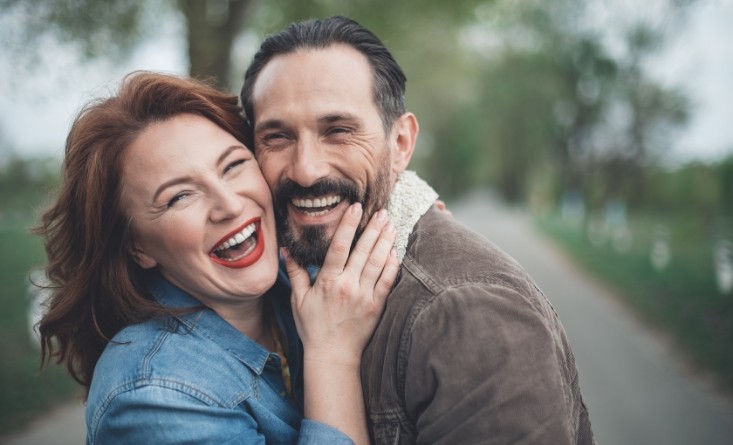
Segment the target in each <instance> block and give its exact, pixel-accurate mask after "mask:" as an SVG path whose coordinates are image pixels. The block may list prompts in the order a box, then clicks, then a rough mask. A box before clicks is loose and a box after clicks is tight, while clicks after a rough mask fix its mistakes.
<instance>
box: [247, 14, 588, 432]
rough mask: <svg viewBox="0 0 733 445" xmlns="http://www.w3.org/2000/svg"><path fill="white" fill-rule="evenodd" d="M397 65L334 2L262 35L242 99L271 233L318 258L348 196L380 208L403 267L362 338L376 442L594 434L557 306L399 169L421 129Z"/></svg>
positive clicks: (310, 259) (299, 253)
mask: <svg viewBox="0 0 733 445" xmlns="http://www.w3.org/2000/svg"><path fill="white" fill-rule="evenodd" d="M404 95H405V76H404V74H403V72H402V70H401V68H400V67H399V65H397V63H396V62H395V61H394V59H393V58H392V56H391V55H390V53H389V51H388V50H387V49H386V48H385V47H384V45H383V44H382V43H381V41H379V39H378V38H377V37H376V36H374V35H373V34H372V33H371V32H370V31H368V30H366V29H364V28H363V27H361V26H360V25H359V24H357V23H356V22H354V21H351V20H349V19H345V18H342V17H333V18H330V19H325V20H321V21H309V22H302V23H296V24H293V25H291V26H289V27H288V28H286V29H285V30H283V31H282V32H280V33H279V34H277V35H274V36H271V37H269V38H268V39H266V40H265V41H264V42H263V43H262V45H261V47H260V50H259V52H258V53H257V54H256V55H255V57H254V60H253V62H252V64H251V65H250V67H249V69H248V70H247V73H246V75H245V83H244V87H243V88H242V103H243V105H244V108H245V113H246V115H247V118H248V120H249V122H250V124H251V125H252V130H253V137H254V145H255V151H256V155H257V159H258V161H259V163H260V166H261V168H262V171H263V173H264V176H265V179H266V180H267V182H268V183H269V185H270V187H271V188H272V191H273V197H274V202H275V207H276V212H277V216H278V221H279V222H278V224H279V227H278V230H279V233H280V236H281V242H282V244H283V245H284V246H285V247H287V248H288V250H289V251H290V254H291V256H292V257H294V259H296V260H297V261H298V262H299V263H300V264H301V265H308V266H313V265H315V266H318V265H319V264H321V262H322V261H323V257H324V253H325V251H326V249H327V247H328V244H329V241H330V238H331V236H332V235H333V232H334V229H335V227H336V225H337V223H338V221H339V220H340V219H341V215H342V214H343V212H344V211H345V209H346V208H347V206H348V205H349V204H350V203H352V202H356V201H358V202H361V203H362V205H363V208H364V210H365V211H364V222H366V221H367V218H368V217H369V216H371V215H372V214H373V213H374V212H375V211H377V210H378V209H380V208H383V207H386V208H387V209H388V210H389V214H390V218H391V219H392V222H393V223H394V224H395V226H396V227H397V232H398V237H397V242H396V248H397V250H398V255H400V256H401V258H402V267H401V271H400V277H399V279H398V282H397V284H396V285H395V287H394V290H393V292H392V294H391V296H390V297H389V299H388V303H387V307H386V309H385V313H384V315H383V317H382V320H381V322H380V324H379V326H378V327H377V330H376V332H375V333H374V336H373V338H372V340H371V342H370V344H369V345H368V346H367V348H366V350H365V351H364V355H363V362H362V382H363V389H364V394H365V400H366V405H367V414H368V421H369V428H370V433H371V436H372V440H373V441H374V442H375V443H377V444H397V443H399V444H412V443H425V444H451V445H458V444H468V443H472V444H473V443H487V444H509V443H522V444H551V445H561V444H591V443H593V438H592V432H591V429H590V422H589V420H588V415H587V411H586V408H585V406H584V404H583V401H582V398H581V395H580V390H579V388H578V376H577V370H576V368H575V363H574V358H573V354H572V352H571V350H570V346H569V344H568V341H567V339H566V336H565V333H564V331H563V328H562V327H561V325H560V322H559V321H558V319H557V316H556V315H555V313H554V311H553V309H552V307H551V306H550V304H549V302H548V301H547V299H546V298H545V297H544V295H543V294H542V293H541V292H540V291H539V290H538V289H537V287H536V286H535V284H534V283H533V282H532V280H531V279H530V278H529V277H528V276H527V275H526V273H525V272H524V271H523V270H522V269H521V268H520V267H519V265H517V264H516V262H514V261H513V260H512V259H511V258H509V257H508V256H506V255H505V254H503V253H502V252H500V251H499V250H498V249H497V248H496V247H495V246H493V245H492V244H490V243H489V242H487V241H486V240H485V239H483V238H481V237H479V236H478V235H476V234H474V233H472V232H470V231H469V230H467V229H465V228H463V227H462V226H460V225H459V224H458V223H457V222H455V221H453V220H452V219H451V218H450V217H449V216H448V215H446V214H445V213H444V212H441V211H440V210H438V209H437V208H436V207H435V205H434V203H435V200H436V199H437V194H436V193H435V192H434V191H433V190H432V188H430V186H429V185H427V184H426V183H425V182H423V181H422V180H420V178H418V177H417V176H416V175H415V174H414V173H413V172H409V171H407V170H406V168H407V165H408V163H409V161H410V158H411V156H412V153H413V150H414V148H415V143H416V140H417V136H418V122H417V119H416V117H415V116H414V115H413V114H412V113H409V112H407V111H406V110H405V104H404Z"/></svg>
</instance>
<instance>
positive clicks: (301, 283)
mask: <svg viewBox="0 0 733 445" xmlns="http://www.w3.org/2000/svg"><path fill="white" fill-rule="evenodd" d="M280 252H281V253H282V255H283V258H284V259H285V270H286V271H287V272H288V277H290V287H291V288H292V290H293V292H292V295H293V301H294V302H297V303H298V306H300V297H301V296H302V295H305V293H306V292H307V291H308V289H310V275H308V271H307V270H305V269H304V268H302V267H301V266H300V265H299V264H298V263H296V262H295V260H293V258H292V257H291V256H290V252H288V250H287V249H285V248H281V249H280Z"/></svg>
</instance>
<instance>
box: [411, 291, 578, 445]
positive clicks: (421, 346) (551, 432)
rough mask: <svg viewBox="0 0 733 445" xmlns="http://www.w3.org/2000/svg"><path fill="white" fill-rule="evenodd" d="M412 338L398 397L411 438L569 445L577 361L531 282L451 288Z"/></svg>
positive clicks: (422, 319) (428, 441)
mask: <svg viewBox="0 0 733 445" xmlns="http://www.w3.org/2000/svg"><path fill="white" fill-rule="evenodd" d="M409 341H410V346H409V353H408V356H407V365H406V370H405V371H406V372H405V376H406V379H405V401H406V408H407V412H408V415H409V416H410V417H411V418H412V419H413V420H414V422H415V425H416V429H417V443H418V444H450V445H455V444H475V443H481V444H502V445H507V444H553V445H563V444H570V443H575V437H574V433H573V431H575V427H574V425H573V422H574V420H573V419H575V418H577V417H576V413H574V412H573V411H574V410H575V408H574V407H573V406H572V405H573V403H572V397H573V395H572V389H571V388H570V382H568V381H567V380H568V375H571V376H572V377H571V378H577V376H576V375H575V374H574V373H573V372H574V364H571V363H568V358H567V355H566V354H565V352H564V349H565V348H566V344H565V341H564V333H563V331H562V328H561V327H560V325H559V321H558V320H557V317H556V315H555V313H554V311H553V310H552V308H551V307H550V305H549V303H548V302H547V300H546V299H545V297H544V295H542V294H541V292H540V291H539V290H538V289H536V287H534V285H532V284H529V285H528V286H527V285H522V286H513V285H510V284H507V283H503V282H497V283H489V284H486V283H483V284H480V285H477V284H468V285H461V286H457V287H449V288H447V289H445V290H444V291H443V293H441V294H439V295H437V296H435V297H434V298H433V299H432V300H431V301H430V303H429V304H427V305H426V306H425V308H424V309H423V310H422V311H421V312H420V314H419V315H418V318H417V319H416V323H415V324H414V325H413V330H412V332H411V336H410V340H409ZM567 352H568V353H569V350H568V351H567Z"/></svg>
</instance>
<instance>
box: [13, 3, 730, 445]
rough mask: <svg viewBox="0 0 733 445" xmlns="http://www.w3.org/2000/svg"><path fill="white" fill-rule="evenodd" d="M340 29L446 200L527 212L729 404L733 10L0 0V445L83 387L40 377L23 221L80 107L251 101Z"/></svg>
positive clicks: (32, 214) (32, 246)
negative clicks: (305, 29) (127, 92)
mask: <svg viewBox="0 0 733 445" xmlns="http://www.w3.org/2000/svg"><path fill="white" fill-rule="evenodd" d="M333 14H342V15H347V16H350V17H352V18H355V19H356V20H358V21H359V22H361V23H362V24H363V25H365V26H366V27H368V28H370V29H371V30H373V31H374V32H375V33H376V34H377V35H379V36H380V37H381V38H382V39H383V40H384V41H385V43H386V44H387V46H388V47H389V48H390V49H391V51H392V52H393V54H394V56H395V58H396V59H397V60H398V62H399V63H400V64H401V65H402V67H403V68H404V70H405V71H406V74H407V77H408V108H409V109H410V110H411V111H414V112H415V113H416V114H417V116H418V118H419V120H420V124H421V134H420V138H419V141H418V148H417V150H416V152H415V156H414V158H413V162H412V168H414V169H415V170H417V171H418V172H419V173H420V174H421V175H422V176H423V177H424V178H426V179H427V180H428V182H430V183H431V184H432V185H433V186H434V187H435V188H436V190H437V191H438V192H439V193H440V194H441V196H442V198H443V199H444V200H446V201H447V202H448V205H449V207H451V205H453V206H454V208H463V207H462V206H463V205H464V203H465V202H467V201H466V199H467V198H466V197H467V196H471V197H472V198H471V199H474V200H475V202H476V206H479V205H481V204H482V203H484V204H485V202H483V201H487V200H489V198H487V196H491V197H492V198H491V200H496V201H497V202H500V203H502V205H504V206H510V207H509V208H511V209H518V210H520V211H521V212H523V214H526V215H527V217H528V218H529V220H530V221H531V224H532V230H534V231H536V232H537V233H540V234H542V237H543V239H547V240H550V242H551V243H552V245H553V246H557V247H559V248H560V249H561V250H562V251H564V252H565V254H567V255H569V257H570V258H571V259H572V261H573V262H574V263H575V264H577V265H579V267H580V268H581V269H582V271H583V273H586V274H588V276H591V277H594V279H596V280H598V282H600V283H603V286H604V287H605V288H607V289H610V290H611V291H612V292H613V295H614V298H617V299H618V300H619V302H620V303H621V304H622V305H623V306H624V307H625V308H628V309H630V310H631V311H632V313H633V314H635V315H634V316H635V317H636V318H638V320H641V321H642V322H643V323H644V324H645V325H648V326H650V327H651V328H652V329H654V330H655V332H659V333H661V334H662V335H663V336H664V338H665V339H667V340H665V341H668V342H669V343H670V344H671V347H672V348H673V349H674V350H675V351H676V352H675V353H676V354H679V356H680V357H682V359H683V360H684V361H685V362H686V363H688V364H689V366H692V367H694V368H695V369H697V370H699V372H701V373H703V374H704V375H706V376H707V377H706V378H708V379H709V380H710V381H712V382H714V383H713V384H712V388H713V389H712V391H714V392H716V393H718V394H721V395H722V396H723V397H725V398H727V399H730V394H731V390H732V389H733V130H732V129H731V127H732V125H731V124H732V123H731V117H733V85H732V84H731V81H732V80H733V45H732V44H731V42H733V26H731V24H733V2H731V1H726V0H720V1H714V0H710V1H703V0H697V1H695V0H648V1H646V2H638V1H633V0H615V1H613V2H607V1H602V0H582V1H581V0H553V1H541V0H523V1H519V0H452V1H450V2H446V1H441V0H402V1H399V2H396V1H392V0H352V1H338V0H269V1H265V0H178V1H175V0H168V1H166V0H158V1H156V0H143V1H133V0H106V1H102V0H98V1H95V0H0V42H1V43H2V47H1V48H0V55H1V57H0V303H1V304H2V306H3V310H2V311H0V436H2V434H4V433H11V432H14V431H18V430H22V429H23V428H25V427H26V426H27V425H28V424H29V422H31V421H32V420H33V419H36V418H38V416H41V415H43V414H44V413H45V412H47V410H48V409H49V408H51V407H53V406H55V405H57V404H58V403H60V402H63V401H67V400H70V399H71V398H72V397H74V395H75V394H77V393H78V390H77V388H76V387H75V384H74V383H73V382H72V381H71V380H70V379H69V378H68V377H66V376H65V374H64V372H63V371H62V370H61V369H58V367H56V366H51V367H49V369H47V370H46V371H44V372H43V373H39V369H38V367H39V359H38V349H37V347H36V346H37V345H36V343H35V339H34V334H33V332H32V330H31V329H29V325H30V324H32V322H33V320H35V318H34V317H36V316H37V314H36V311H37V305H34V304H33V299H34V298H35V299H36V301H38V299H39V298H42V295H40V296H39V295H38V292H34V287H33V286H32V285H30V281H29V274H32V273H33V271H35V270H38V269H40V268H42V267H43V263H44V260H45V259H44V253H43V247H42V243H41V241H40V240H39V239H37V238H36V237H34V236H32V235H31V234H30V233H29V228H30V227H32V226H33V224H34V223H35V221H36V220H37V217H38V214H39V211H41V210H42V209H43V206H44V204H45V203H47V202H48V200H49V199H51V198H52V197H53V190H54V187H55V186H56V184H57V183H58V180H59V168H60V164H61V162H62V158H63V147H64V140H65V136H66V133H67V131H68V128H69V126H70V123H71V122H72V120H73V118H74V116H75V114H76V113H77V112H78V110H79V109H80V108H81V106H82V105H83V104H84V103H85V102H87V101H88V100H90V99H92V98H94V97H97V96H100V95H107V94H109V93H110V91H112V90H114V88H115V86H116V84H117V82H118V81H119V80H120V78H121V77H122V76H123V75H124V74H126V73H128V72H130V71H133V70H137V69H150V70H157V71H166V72H172V73H177V74H192V75H195V76H206V77H212V78H214V79H215V80H216V82H217V83H218V84H219V85H220V86H221V87H222V88H225V89H229V90H231V91H232V92H234V93H237V94H238V92H239V88H240V87H241V83H242V78H243V73H244V71H245V69H246V67H247V65H248V64H249V61H250V59H251V57H252V55H253V54H254V51H255V50H256V47H257V45H258V43H259V42H260V41H261V39H262V38H263V37H264V36H266V35H267V34H269V33H272V32H275V31H277V30H279V29H280V28H281V27H283V26H284V25H285V24H287V23H289V22H291V21H293V20H300V19H305V18H312V17H325V16H328V15H333ZM477 190H478V191H490V192H489V193H490V194H482V193H478V194H477V193H475V191H477ZM476 208H478V207H476ZM505 208H506V207H505ZM483 218H484V219H487V218H488V219H491V218H492V214H491V213H488V214H485V215H483ZM507 236H509V237H511V236H512V235H511V234H509V235H507ZM510 253H512V252H510ZM35 276H36V277H37V278H36V280H41V279H42V274H35ZM36 282H37V281H36ZM549 297H550V299H551V300H553V296H552V295H549ZM562 315H563V314H562V313H561V317H562ZM571 334H572V333H571ZM574 335H575V338H573V336H572V335H571V342H573V344H574V345H575V344H576V343H579V342H580V340H579V338H580V337H582V336H583V333H582V332H579V333H577V334H574ZM600 352H601V351H599V353H600ZM578 366H579V368H580V370H581V376H582V375H583V366H584V364H583V363H582V362H581V361H580V359H579V365H578ZM588 367H589V368H590V366H588ZM591 419H592V420H593V421H594V423H597V422H599V421H600V422H601V423H602V422H603V420H595V419H594V415H593V407H592V406H591ZM727 421H729V422H730V424H733V418H732V419H728V420H727ZM619 443H622V442H619ZM638 443H642V442H638ZM720 443H723V442H720ZM728 443H733V438H730V442H728Z"/></svg>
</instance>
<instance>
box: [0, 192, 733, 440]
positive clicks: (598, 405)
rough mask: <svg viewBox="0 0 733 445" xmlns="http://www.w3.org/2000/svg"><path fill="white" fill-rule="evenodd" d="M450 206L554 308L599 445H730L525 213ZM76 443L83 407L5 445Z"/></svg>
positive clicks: (721, 413) (702, 403) (653, 345)
mask: <svg viewBox="0 0 733 445" xmlns="http://www.w3.org/2000/svg"><path fill="white" fill-rule="evenodd" d="M450 209H451V211H452V212H453V215H454V217H455V218H456V219H458V220H460V221H462V222H463V223H465V224H466V225H468V226H469V227H471V228H472V229H474V230H476V231H477V232H479V233H481V234H483V235H484V236H486V237H487V238H489V239H490V240H492V241H493V242H495V243H496V244H497V245H499V246H500V247H502V248H503V249H504V250H506V251H507V252H509V254H511V255H512V256H513V257H514V258H516V259H517V260H518V261H519V262H520V264H522V265H523V266H524V268H525V269H527V271H528V272H529V273H530V274H531V275H532V276H533V277H534V279H535V280H536V281H537V283H538V284H539V286H540V287H541V288H542V289H543V291H544V292H545V294H546V295H547V297H548V298H549V299H550V301H551V302H552V303H553V306H554V307H555V309H556V310H557V312H558V314H559V315H560V318H561V320H562V322H563V324H564V326H565V329H566V330H567V332H568V336H569V337H570V342H571V344H572V346H573V349H574V351H575V355H576V359H577V365H578V369H579V372H580V382H581V389H582V391H583V396H584V399H585V402H586V404H587V405H588V409H589V411H590V417H591V422H592V424H593V430H594V433H595V436H596V441H597V442H598V444H599V445H642V444H645V445H646V444H648V445H657V444H664V445H692V444H706V445H731V444H733V402H732V401H731V400H730V399H727V398H725V397H723V396H722V395H720V394H718V393H716V391H715V387H714V386H713V385H712V384H711V383H710V381H709V380H708V379H706V378H705V376H703V375H700V374H699V373H696V372H695V371H694V370H693V368H692V367H690V366H688V365H686V364H684V363H683V362H682V360H681V359H680V358H679V357H678V356H677V355H675V353H674V352H673V351H672V349H671V348H670V347H669V345H668V343H667V342H666V341H665V339H664V337H663V336H660V335H658V334H657V333H655V332H653V331H651V330H650V329H648V328H646V327H645V326H643V325H642V324H641V323H640V322H638V320H637V319H636V318H634V317H633V316H632V315H630V313H629V312H628V311H627V310H626V309H625V307H623V305H622V304H620V303H619V302H618V300H617V299H616V298H614V296H613V295H612V294H611V293H610V292H609V291H608V290H606V289H604V288H603V287H601V286H600V285H598V284H597V283H595V282H594V281H592V280H590V279H589V278H588V277H587V276H586V275H585V274H583V273H582V272H581V271H580V270H579V269H578V268H577V267H575V266H574V265H573V264H572V263H571V262H570V261H568V259H567V258H566V257H565V256H564V255H563V254H562V253H561V252H559V251H558V250H557V249H556V248H555V247H554V246H552V245H551V244H550V243H548V241H546V240H545V239H543V238H541V237H540V236H539V235H537V234H536V233H535V232H534V231H533V229H532V226H531V223H530V221H529V218H528V217H527V215H526V213H524V211H522V210H515V209H508V208H506V207H503V206H501V205H499V204H498V203H497V202H496V201H495V200H494V199H493V198H492V197H491V196H490V195H488V194H474V195H471V196H470V197H467V198H466V199H464V200H462V201H461V202H459V203H455V204H451V206H450ZM83 442H84V419H83V408H82V407H81V405H80V404H71V405H69V406H67V407H62V408H60V409H57V410H55V411H53V412H52V413H51V414H50V415H49V416H46V417H44V418H42V419H39V421H38V422H36V423H34V424H33V425H32V426H31V428H30V429H29V431H28V432H26V433H23V434H21V435H18V436H16V437H14V438H11V439H10V440H9V441H8V442H7V445H41V444H44V445H46V444H55V445H79V444H83Z"/></svg>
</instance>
